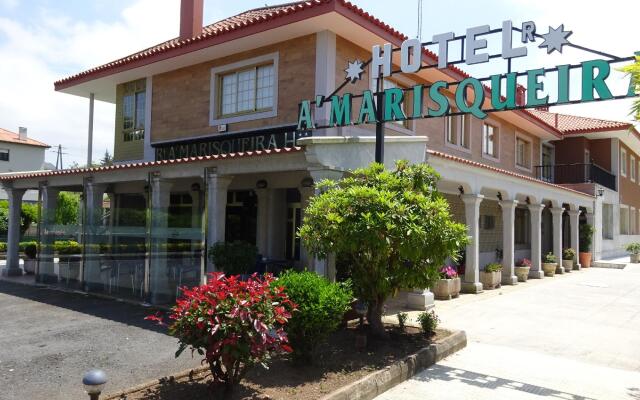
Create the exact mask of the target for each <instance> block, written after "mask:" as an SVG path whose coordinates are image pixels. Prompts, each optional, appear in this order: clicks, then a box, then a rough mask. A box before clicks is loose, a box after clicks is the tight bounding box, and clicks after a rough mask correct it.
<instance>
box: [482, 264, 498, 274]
mask: <svg viewBox="0 0 640 400" xmlns="http://www.w3.org/2000/svg"><path fill="white" fill-rule="evenodd" d="M484 271H485V272H500V271H502V265H501V264H498V263H491V264H487V265H486V266H485V267H484Z"/></svg>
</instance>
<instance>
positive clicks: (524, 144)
mask: <svg viewBox="0 0 640 400" xmlns="http://www.w3.org/2000/svg"><path fill="white" fill-rule="evenodd" d="M516 165H517V166H518V167H521V168H525V169H531V141H529V140H526V139H525V138H523V137H520V136H518V137H516Z"/></svg>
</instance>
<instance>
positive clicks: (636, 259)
mask: <svg viewBox="0 0 640 400" xmlns="http://www.w3.org/2000/svg"><path fill="white" fill-rule="evenodd" d="M625 250H627V252H628V253H629V255H630V256H631V260H630V261H631V262H632V263H634V264H638V263H640V243H629V244H628V245H627V247H626V248H625Z"/></svg>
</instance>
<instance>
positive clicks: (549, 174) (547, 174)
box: [541, 145, 553, 182]
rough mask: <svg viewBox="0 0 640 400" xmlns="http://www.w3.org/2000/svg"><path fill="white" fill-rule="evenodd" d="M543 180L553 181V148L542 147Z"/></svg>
mask: <svg viewBox="0 0 640 400" xmlns="http://www.w3.org/2000/svg"><path fill="white" fill-rule="evenodd" d="M541 175H542V180H543V181H545V182H552V181H553V147H551V146H547V145H542V174H541Z"/></svg>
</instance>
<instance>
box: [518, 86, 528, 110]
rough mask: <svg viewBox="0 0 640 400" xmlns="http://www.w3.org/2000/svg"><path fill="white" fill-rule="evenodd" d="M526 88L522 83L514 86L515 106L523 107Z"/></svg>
mask: <svg viewBox="0 0 640 400" xmlns="http://www.w3.org/2000/svg"><path fill="white" fill-rule="evenodd" d="M526 96H527V88H525V87H524V86H522V85H518V86H516V106H518V107H523V106H524V105H525V104H526V102H527V100H526V99H527V97H526Z"/></svg>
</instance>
